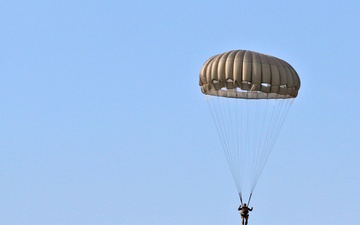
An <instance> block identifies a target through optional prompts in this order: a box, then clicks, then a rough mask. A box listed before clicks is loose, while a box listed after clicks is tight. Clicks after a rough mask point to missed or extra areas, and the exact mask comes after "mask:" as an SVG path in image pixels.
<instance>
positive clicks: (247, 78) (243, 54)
mask: <svg viewBox="0 0 360 225" xmlns="http://www.w3.org/2000/svg"><path fill="white" fill-rule="evenodd" d="M199 84H200V86H201V91H202V93H204V94H206V95H214V96H220V97H228V98H245V99H277V98H282V99H284V98H295V97H296V96H297V95H298V91H299V89H300V78H299V76H298V74H297V73H296V71H295V69H294V68H293V67H292V66H291V65H290V64H289V63H287V62H285V61H284V60H281V59H279V58H276V57H273V56H269V55H265V54H262V53H257V52H253V51H247V50H234V51H229V52H225V53H222V54H218V55H215V56H213V57H211V58H210V59H208V60H207V61H206V62H205V64H204V65H203V67H202V69H201V71H200V81H199Z"/></svg>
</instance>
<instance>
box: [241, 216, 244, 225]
mask: <svg viewBox="0 0 360 225" xmlns="http://www.w3.org/2000/svg"><path fill="white" fill-rule="evenodd" d="M244 222H245V221H244V217H243V216H242V217H241V224H242V225H244Z"/></svg>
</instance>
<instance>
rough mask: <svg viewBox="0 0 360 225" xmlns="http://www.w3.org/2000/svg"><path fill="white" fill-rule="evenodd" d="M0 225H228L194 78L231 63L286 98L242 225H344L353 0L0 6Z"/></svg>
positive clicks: (356, 34)
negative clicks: (249, 58)
mask: <svg viewBox="0 0 360 225" xmlns="http://www.w3.org/2000/svg"><path fill="white" fill-rule="evenodd" d="M0 6H1V7H0V30H1V31H0V43H1V45H0V103H1V108H0V117H1V120H0V126H1V128H2V129H0V199H1V201H0V224H6V225H39V224H44V225H45V224H53V225H64V224H67V225H80V224H81V225H84V224H88V225H110V224H120V225H143V224H156V225H163V224H164V225H165V224H166V225H168V224H173V225H178V224H179V225H180V224H182V225H184V224H186V225H192V224H207V225H215V224H239V223H240V217H239V215H238V213H237V210H236V209H237V206H238V204H239V202H238V197H237V192H236V188H235V185H234V182H233V180H232V177H231V174H230V171H229V169H228V166H227V163H226V159H225V156H224V154H223V151H222V149H221V145H220V141H219V139H218V136H217V133H216V129H215V126H214V124H213V121H212V119H211V114H210V112H209V110H208V107H207V105H206V102H205V99H204V97H203V96H202V94H201V92H200V88H199V86H198V74H199V71H200V68H201V66H202V65H203V63H204V62H205V61H206V60H207V59H208V58H209V57H211V56H212V55H215V54H218V53H222V52H225V51H229V50H233V49H247V50H253V51H257V52H262V53H265V54H270V55H274V56H276V57H279V58H282V59H284V60H286V61H287V62H289V63H290V64H291V65H292V66H293V67H294V68H295V69H296V70H297V72H298V74H299V76H300V77H301V81H302V86H301V89H300V92H299V96H298V98H297V99H296V101H295V102H294V104H293V106H292V108H291V111H290V113H289V115H288V117H287V120H286V122H285V124H284V126H283V129H282V131H281V133H280V135H279V137H278V140H277V143H276V145H275V147H274V149H273V152H272V155H271V156H270V158H269V160H268V162H267V165H266V168H265V170H264V172H263V173H262V176H261V178H260V181H259V182H258V184H257V187H256V189H255V193H254V196H253V199H252V206H254V211H253V212H252V214H251V215H250V216H251V217H250V223H249V224H254V225H255V224H277V225H285V224H286V225H287V224H294V225H297V224H305V223H306V224H318V225H323V224H346V223H354V222H355V221H359V219H360V214H359V213H358V209H359V205H358V202H359V201H360V192H359V190H360V176H359V171H360V164H359V161H360V153H359V151H358V150H359V149H360V144H359V142H358V140H357V138H358V137H359V133H360V128H359V127H360V120H359V118H358V115H359V114H360V107H359V100H358V94H357V92H358V90H359V87H358V82H357V78H358V76H359V71H360V59H359V57H358V52H359V50H360V45H359V40H360V25H359V21H360V17H359V11H360V3H359V2H357V1H339V0H334V1H331V2H329V1H321V0H315V1H308V0H305V1H297V2H290V1H280V0H275V1H260V0H256V1H231V0H224V1H212V0H210V1H177V2H175V1H159V0H158V1H134V0H132V1H128V0H122V1H98V0H93V1H90V2H89V1H80V0H79V1H66V0H65V1H64V0H62V1H21V0H18V1H17V0H14V1H1V4H0Z"/></svg>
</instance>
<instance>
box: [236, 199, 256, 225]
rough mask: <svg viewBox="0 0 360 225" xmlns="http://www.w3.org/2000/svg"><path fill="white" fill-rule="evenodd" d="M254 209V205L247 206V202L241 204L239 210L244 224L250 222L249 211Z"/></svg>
mask: <svg viewBox="0 0 360 225" xmlns="http://www.w3.org/2000/svg"><path fill="white" fill-rule="evenodd" d="M252 210H253V207H251V208H249V207H247V205H246V203H244V204H243V205H240V206H239V208H238V211H239V212H240V215H241V219H242V225H247V224H248V219H249V211H252Z"/></svg>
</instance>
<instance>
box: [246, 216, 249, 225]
mask: <svg viewBox="0 0 360 225" xmlns="http://www.w3.org/2000/svg"><path fill="white" fill-rule="evenodd" d="M248 219H249V217H246V218H245V225H247V224H248Z"/></svg>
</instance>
